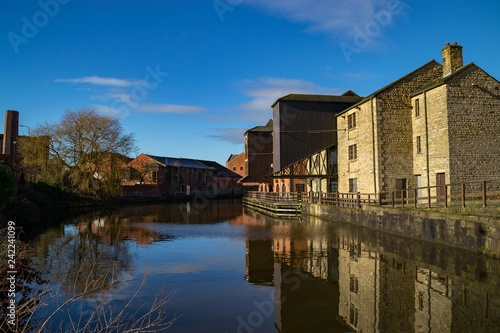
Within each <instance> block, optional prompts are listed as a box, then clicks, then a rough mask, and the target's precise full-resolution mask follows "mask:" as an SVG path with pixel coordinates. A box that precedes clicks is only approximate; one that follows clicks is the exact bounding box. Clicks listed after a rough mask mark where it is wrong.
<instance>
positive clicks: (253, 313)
mask: <svg viewBox="0 0 500 333" xmlns="http://www.w3.org/2000/svg"><path fill="white" fill-rule="evenodd" d="M164 240H171V242H162V241H164ZM34 244H35V246H36V251H37V254H38V260H39V261H40V265H41V266H42V267H44V269H45V271H46V272H51V273H55V274H56V276H58V275H57V274H63V273H62V272H66V271H67V270H71V269H75V268H77V267H80V266H79V265H81V263H82V261H83V258H91V259H92V260H91V262H94V263H99V265H100V267H103V268H102V269H105V267H106V265H109V264H110V263H118V267H119V269H120V270H121V271H123V272H125V271H127V270H130V269H131V268H133V267H135V266H141V265H142V264H143V261H146V260H147V261H148V262H149V263H150V264H151V278H152V280H151V282H150V283H149V282H148V285H149V287H150V288H151V290H152V291H154V290H156V289H159V288H160V287H161V286H162V285H163V283H165V281H169V282H170V283H171V285H169V286H170V287H171V288H179V289H180V290H181V291H180V292H179V293H178V295H176V297H179V298H180V299H179V300H178V301H177V300H175V301H176V302H174V303H173V305H172V307H173V308H172V309H171V311H172V313H177V314H181V313H183V314H184V316H183V318H182V319H181V320H179V322H178V323H176V325H174V327H172V328H170V329H169V330H168V332H193V331H196V332H301V333H303V332H364V333H366V332H415V333H420V332H498V331H500V275H499V272H500V261H499V260H494V259H490V258H485V257H482V256H480V255H476V254H473V253H470V252H467V251H462V250H458V249H454V248H449V247H441V246H439V245H437V244H435V243H430V242H423V241H417V240H413V239H409V238H404V237H400V236H397V235H393V234H387V233H381V232H377V231H375V230H370V229H363V228H359V227H356V226H353V225H349V224H343V223H336V222H332V221H323V220H320V219H317V218H307V219H304V220H302V221H286V220H276V219H272V218H269V217H266V216H264V215H261V214H259V213H256V212H254V211H251V210H248V209H243V208H242V207H241V205H240V203H238V202H235V201H214V202H212V203H210V204H208V205H206V206H205V207H204V206H202V205H197V204H196V203H190V204H171V205H146V206H131V207H123V208H119V209H117V210H116V211H114V212H113V213H111V214H105V215H96V214H94V215H87V216H82V217H80V218H79V219H76V220H72V221H71V222H70V223H68V224H67V225H66V226H65V227H62V228H60V229H54V230H50V231H49V232H47V233H45V234H43V235H40V236H39V237H38V239H37V240H36V242H35V243H34ZM176 244H177V245H176ZM240 248H241V251H240ZM59 272H60V273H59ZM72 278H73V279H75V280H77V281H78V279H79V277H78V276H73V277H72ZM182 290H186V291H185V292H184V294H183V292H182ZM191 290H192V293H191V294H190V293H189V292H188V291H191ZM201 296H203V297H204V299H206V301H207V304H210V306H209V307H207V306H206V304H205V305H203V304H200V305H197V303H199V299H200V297H201ZM208 302H209V303H208ZM212 308H213V309H212ZM215 309H217V310H216V311H215Z"/></svg>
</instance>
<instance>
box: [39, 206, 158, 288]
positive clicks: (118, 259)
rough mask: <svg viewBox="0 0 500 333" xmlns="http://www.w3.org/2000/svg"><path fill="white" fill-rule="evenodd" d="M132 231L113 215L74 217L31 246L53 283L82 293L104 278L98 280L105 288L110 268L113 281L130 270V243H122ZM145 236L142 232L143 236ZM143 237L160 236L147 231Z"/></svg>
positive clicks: (41, 268) (40, 266)
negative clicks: (89, 281) (86, 285)
mask: <svg viewBox="0 0 500 333" xmlns="http://www.w3.org/2000/svg"><path fill="white" fill-rule="evenodd" d="M131 229H132V228H131V227H130V226H127V225H122V224H121V223H119V219H118V217H116V216H108V217H105V218H99V217H98V218H95V217H94V216H89V215H87V216H83V217H80V218H77V219H75V220H73V224H72V225H69V226H66V227H65V228H62V227H61V228H60V229H55V230H54V229H53V230H50V231H49V232H46V233H45V234H43V235H41V236H39V237H38V239H37V240H36V242H34V245H33V246H34V248H35V251H36V253H37V258H36V263H37V266H38V267H39V268H40V270H41V271H42V273H44V274H46V275H47V276H50V277H51V278H52V280H53V283H63V284H65V285H66V286H69V284H71V285H72V287H73V288H74V290H75V291H76V292H81V291H82V290H83V289H84V288H85V283H86V282H87V281H88V280H100V279H102V277H103V276H106V279H104V280H101V281H102V284H103V285H106V284H108V283H109V282H110V279H111V278H112V276H111V275H110V274H109V270H110V267H113V268H114V274H115V278H116V276H117V275H120V274H124V273H125V272H127V271H128V270H130V268H131V267H132V264H133V262H132V260H133V258H132V255H131V254H130V249H129V247H130V244H129V243H128V242H124V241H123V239H124V238H128V237H129V236H130V234H131ZM136 234H139V233H138V232H136ZM145 234H147V232H145V231H143V232H142V235H145ZM143 238H147V239H151V240H155V239H157V238H159V237H158V236H154V234H153V233H152V232H150V234H149V235H148V236H147V237H146V236H144V237H143ZM141 239H142V238H141Z"/></svg>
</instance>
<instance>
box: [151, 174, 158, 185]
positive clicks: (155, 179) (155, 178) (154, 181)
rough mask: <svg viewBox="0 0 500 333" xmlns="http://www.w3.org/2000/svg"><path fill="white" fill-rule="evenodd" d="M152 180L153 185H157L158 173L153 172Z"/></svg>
mask: <svg viewBox="0 0 500 333" xmlns="http://www.w3.org/2000/svg"><path fill="white" fill-rule="evenodd" d="M151 180H152V181H153V184H157V183H158V171H153V174H152V177H151Z"/></svg>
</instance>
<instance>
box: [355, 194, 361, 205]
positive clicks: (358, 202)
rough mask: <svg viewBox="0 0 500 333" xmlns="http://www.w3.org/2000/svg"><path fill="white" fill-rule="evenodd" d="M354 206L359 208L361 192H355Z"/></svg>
mask: <svg viewBox="0 0 500 333" xmlns="http://www.w3.org/2000/svg"><path fill="white" fill-rule="evenodd" d="M356 207H358V208H361V194H360V193H359V192H358V193H356Z"/></svg>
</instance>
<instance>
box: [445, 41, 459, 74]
mask: <svg viewBox="0 0 500 333" xmlns="http://www.w3.org/2000/svg"><path fill="white" fill-rule="evenodd" d="M442 52H443V76H448V75H450V74H451V73H453V72H454V71H456V70H457V69H459V68H461V67H463V65H464V59H463V56H462V46H460V45H457V43H456V42H455V43H453V45H450V43H446V46H445V48H444V49H443V50H442Z"/></svg>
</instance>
